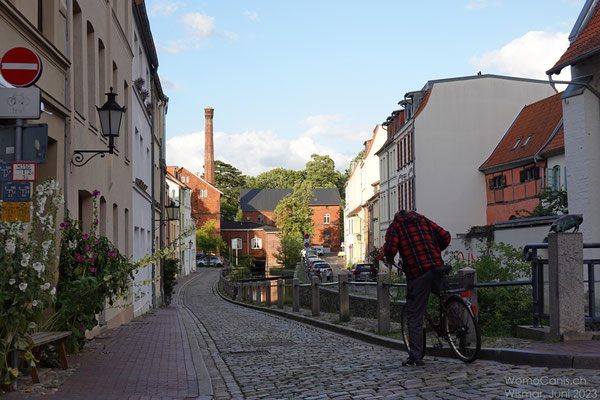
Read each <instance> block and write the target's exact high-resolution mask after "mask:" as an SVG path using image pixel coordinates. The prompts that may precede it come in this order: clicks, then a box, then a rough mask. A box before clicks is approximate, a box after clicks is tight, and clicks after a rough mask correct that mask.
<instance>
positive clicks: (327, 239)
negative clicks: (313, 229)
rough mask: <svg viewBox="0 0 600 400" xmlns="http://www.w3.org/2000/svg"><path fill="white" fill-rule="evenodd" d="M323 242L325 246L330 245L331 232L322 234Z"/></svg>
mask: <svg viewBox="0 0 600 400" xmlns="http://www.w3.org/2000/svg"><path fill="white" fill-rule="evenodd" d="M323 241H324V242H325V243H326V244H329V243H331V232H323Z"/></svg>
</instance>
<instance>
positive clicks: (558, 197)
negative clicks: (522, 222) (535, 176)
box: [516, 188, 569, 218]
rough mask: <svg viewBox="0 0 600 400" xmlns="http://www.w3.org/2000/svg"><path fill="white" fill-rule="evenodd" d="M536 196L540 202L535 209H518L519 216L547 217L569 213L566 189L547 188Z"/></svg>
mask: <svg viewBox="0 0 600 400" xmlns="http://www.w3.org/2000/svg"><path fill="white" fill-rule="evenodd" d="M534 197H535V198H537V199H539V200H540V204H538V205H537V206H536V207H535V208H534V209H533V211H529V210H517V212H516V214H517V216H518V217H519V218H530V217H545V216H549V215H557V214H568V213H569V210H568V205H569V204H568V199H567V191H566V190H553V189H548V188H545V189H543V190H542V191H541V192H539V193H538V194H536V195H535V196H534Z"/></svg>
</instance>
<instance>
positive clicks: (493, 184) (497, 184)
mask: <svg viewBox="0 0 600 400" xmlns="http://www.w3.org/2000/svg"><path fill="white" fill-rule="evenodd" d="M489 186H490V190H494V189H502V188H503V187H506V176H505V175H498V176H494V177H492V178H490V180H489Z"/></svg>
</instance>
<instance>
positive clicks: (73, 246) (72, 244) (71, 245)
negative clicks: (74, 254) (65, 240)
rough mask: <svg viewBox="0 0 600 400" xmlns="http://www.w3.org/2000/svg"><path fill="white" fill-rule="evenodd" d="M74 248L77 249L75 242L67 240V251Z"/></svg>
mask: <svg viewBox="0 0 600 400" xmlns="http://www.w3.org/2000/svg"><path fill="white" fill-rule="evenodd" d="M76 247H77V242H76V241H74V240H69V249H70V250H73V249H74V248H76Z"/></svg>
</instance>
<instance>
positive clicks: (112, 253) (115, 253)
mask: <svg viewBox="0 0 600 400" xmlns="http://www.w3.org/2000/svg"><path fill="white" fill-rule="evenodd" d="M116 255H117V249H112V250H109V251H108V256H109V257H114V256H116Z"/></svg>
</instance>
